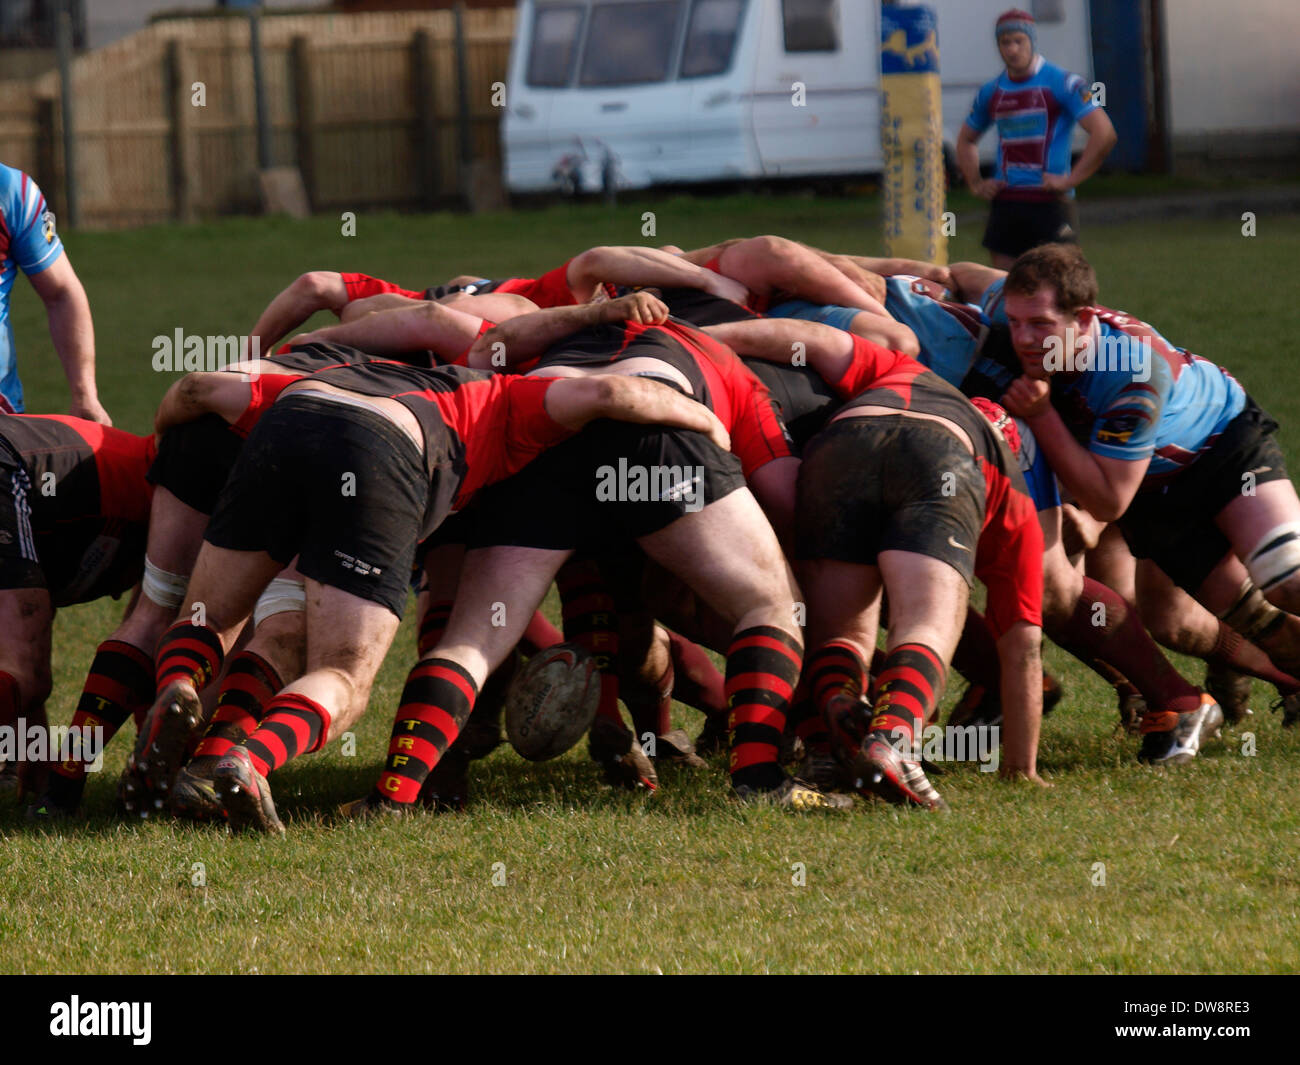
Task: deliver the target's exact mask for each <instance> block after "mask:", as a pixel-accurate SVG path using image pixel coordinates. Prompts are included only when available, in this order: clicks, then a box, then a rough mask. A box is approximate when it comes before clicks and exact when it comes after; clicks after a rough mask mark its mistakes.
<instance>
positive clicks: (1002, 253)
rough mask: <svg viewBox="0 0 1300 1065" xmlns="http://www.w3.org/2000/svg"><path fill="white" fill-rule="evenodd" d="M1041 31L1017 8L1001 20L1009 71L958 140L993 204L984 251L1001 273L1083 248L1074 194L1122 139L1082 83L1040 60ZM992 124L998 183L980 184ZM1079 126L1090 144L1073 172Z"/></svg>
mask: <svg viewBox="0 0 1300 1065" xmlns="http://www.w3.org/2000/svg"><path fill="white" fill-rule="evenodd" d="M1035 30H1036V26H1035V23H1034V16H1033V15H1031V14H1030V13H1029V12H1028V11H1021V10H1018V9H1016V8H1013V9H1012V10H1010V11H1007V12H1005V13H1003V14H1002V15H1000V16H998V21H997V27H996V30H995V35H996V37H997V42H998V51H999V52H1000V53H1001V55H1002V61H1003V63H1005V64H1006V70H1004V71H1003V72H1002V73H1001V74H999V75H998V76H997V77H996V78H994V79H993V80H992V81H990V82H987V83H986V84H985V85H984V86H983V87H982V88H981V89H980V91H979V93H978V94H977V95H976V97H975V103H974V105H973V106H972V107H971V112H970V115H969V116H968V117H967V119H966V122H965V124H964V125H963V126H962V128H961V133H960V134H959V135H958V137H957V163H958V165H959V166H960V167H961V172H962V176H963V177H964V178H965V179H966V183H967V184H968V185H969V186H970V188H971V190H972V191H973V192H974V193H975V194H976V195H977V196H981V197H983V198H984V199H986V200H992V201H993V205H992V207H991V208H990V209H989V222H988V228H987V229H986V230H985V231H984V247H986V248H988V249H989V251H990V252H991V253H992V256H993V265H994V266H996V267H997V268H999V269H1001V270H1006V269H1009V268H1010V266H1011V264H1012V262H1013V261H1014V260H1015V259H1016V257H1017V256H1019V255H1020V254H1021V253H1022V252H1026V251H1028V250H1029V249H1030V248H1034V247H1037V246H1038V245H1039V244H1050V243H1053V242H1069V243H1077V241H1078V230H1079V222H1078V214H1077V212H1076V210H1075V206H1074V189H1075V187H1076V186H1077V185H1080V184H1082V183H1083V182H1084V181H1085V180H1087V179H1088V178H1089V177H1091V176H1092V175H1093V173H1095V172H1096V170H1097V168H1098V167H1099V166H1101V163H1102V160H1104V159H1105V158H1106V156H1107V155H1108V154H1109V153H1110V150H1111V149H1112V148H1113V147H1114V146H1115V142H1116V141H1117V140H1118V137H1117V136H1116V135H1115V127H1114V126H1112V125H1111V123H1110V119H1109V118H1107V117H1106V112H1105V111H1103V110H1102V109H1101V108H1100V107H1098V106H1097V104H1096V102H1095V101H1094V100H1093V99H1092V93H1091V92H1090V91H1089V88H1088V86H1087V85H1086V84H1085V83H1084V80H1083V78H1081V77H1079V75H1077V74H1071V73H1069V72H1068V71H1066V70H1062V69H1061V68H1060V67H1058V66H1056V65H1055V64H1053V63H1049V62H1047V60H1045V59H1044V58H1043V57H1042V56H1041V55H1039V54H1038V52H1037V41H1036V33H1035ZM994 122H996V123H997V127H998V154H997V167H996V169H995V170H994V172H993V177H992V178H981V177H980V163H979V151H978V149H977V148H976V142H977V141H978V140H979V138H980V135H981V134H983V132H984V131H985V130H986V129H988V127H989V125H990V124H991V123H994ZM1076 122H1077V123H1078V124H1079V125H1080V126H1082V127H1083V128H1084V130H1085V131H1086V132H1087V134H1088V144H1087V146H1086V147H1085V148H1084V150H1083V154H1082V155H1080V156H1079V161H1078V162H1077V163H1075V164H1074V166H1073V167H1071V166H1070V138H1071V134H1072V133H1073V132H1074V124H1075V123H1076Z"/></svg>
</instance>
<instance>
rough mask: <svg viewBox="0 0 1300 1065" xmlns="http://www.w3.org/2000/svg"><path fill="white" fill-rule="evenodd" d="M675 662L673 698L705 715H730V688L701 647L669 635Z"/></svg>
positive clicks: (669, 649)
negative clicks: (728, 706) (728, 699)
mask: <svg viewBox="0 0 1300 1065" xmlns="http://www.w3.org/2000/svg"><path fill="white" fill-rule="evenodd" d="M668 653H669V654H670V655H671V656H672V661H673V698H674V699H676V700H677V701H678V702H679V703H685V704H686V705H687V706H693V707H695V709H696V710H702V711H703V712H704V713H706V714H725V713H726V712H727V688H726V681H725V680H724V678H723V676H722V672H721V671H720V670H719V669H718V667H717V666H715V665H714V664H713V659H711V658H710V657H709V655H708V652H706V651H705V650H704V648H703V647H701V646H699V644H695V643H692V642H691V641H690V640H688V639H687V638H686V637H685V636H681V635H679V634H678V633H675V632H670V633H668Z"/></svg>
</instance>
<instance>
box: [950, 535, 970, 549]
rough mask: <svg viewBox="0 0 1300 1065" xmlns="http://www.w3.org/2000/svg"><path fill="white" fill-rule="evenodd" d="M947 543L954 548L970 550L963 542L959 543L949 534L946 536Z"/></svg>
mask: <svg viewBox="0 0 1300 1065" xmlns="http://www.w3.org/2000/svg"><path fill="white" fill-rule="evenodd" d="M948 543H950V544H952V546H953V547H955V548H957V550H958V551H969V550H970V548H969V547H967V546H966V545H965V544H959V543H958V542H957V541H956V540H954V539H953V538H952V537H951V536H949V537H948Z"/></svg>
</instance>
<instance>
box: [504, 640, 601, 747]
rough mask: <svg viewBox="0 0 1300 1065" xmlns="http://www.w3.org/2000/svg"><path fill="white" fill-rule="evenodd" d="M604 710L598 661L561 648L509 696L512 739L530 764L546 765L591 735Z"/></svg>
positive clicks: (542, 657) (524, 672) (543, 657)
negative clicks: (598, 717) (592, 725)
mask: <svg viewBox="0 0 1300 1065" xmlns="http://www.w3.org/2000/svg"><path fill="white" fill-rule="evenodd" d="M599 705H600V672H599V671H598V670H597V668H596V660H595V659H594V658H593V657H592V656H591V655H590V654H588V653H587V652H586V651H584V650H583V649H582V648H581V647H579V646H577V645H576V644H572V643H560V644H556V645H555V646H554V647H548V648H546V649H545V650H544V651H539V652H538V653H537V654H535V655H533V657H532V658H530V659H529V660H528V663H527V665H525V666H524V667H523V668H522V669H520V670H519V671H518V672H517V673H516V674H515V678H514V681H513V682H512V683H511V685H510V690H509V691H508V692H507V693H506V704H505V714H504V716H505V720H506V737H507V738H508V739H509V740H510V746H512V747H513V748H514V749H515V750H516V751H518V752H519V753H520V754H521V755H522V756H523V757H524V758H527V759H528V760H529V761H530V762H545V761H546V760H547V759H549V758H556V757H558V756H559V755H561V754H563V753H564V752H565V751H567V750H568V749H569V748H570V747H572V746H573V745H574V744H575V743H577V742H578V740H580V739H581V738H582V737H583V736H584V735H585V734H586V732H587V730H588V729H589V728H591V723H592V722H593V721H595V720H596V709H597V707H598V706H599Z"/></svg>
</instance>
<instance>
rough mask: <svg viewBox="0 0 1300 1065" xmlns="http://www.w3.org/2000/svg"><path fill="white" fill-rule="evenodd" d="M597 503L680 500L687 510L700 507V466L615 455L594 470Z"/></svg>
mask: <svg viewBox="0 0 1300 1065" xmlns="http://www.w3.org/2000/svg"><path fill="white" fill-rule="evenodd" d="M596 500H597V501H598V502H601V503H615V502H617V503H649V502H671V503H682V504H683V509H684V510H685V511H686V512H687V513H688V514H689V513H694V512H695V511H697V510H702V509H703V507H704V467H703V466H641V465H637V464H632V463H629V462H628V461H627V459H619V460H618V466H617V467H615V466H601V467H600V468H599V469H598V470H596Z"/></svg>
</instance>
